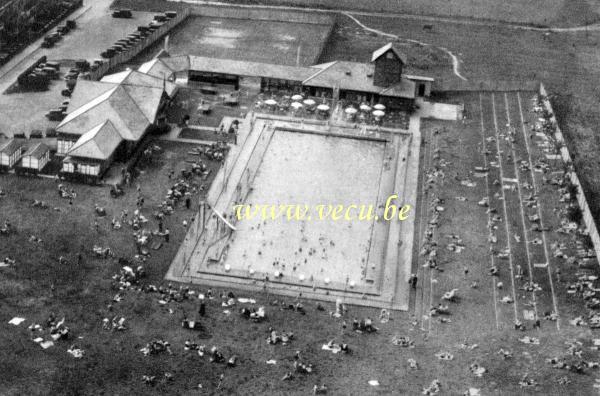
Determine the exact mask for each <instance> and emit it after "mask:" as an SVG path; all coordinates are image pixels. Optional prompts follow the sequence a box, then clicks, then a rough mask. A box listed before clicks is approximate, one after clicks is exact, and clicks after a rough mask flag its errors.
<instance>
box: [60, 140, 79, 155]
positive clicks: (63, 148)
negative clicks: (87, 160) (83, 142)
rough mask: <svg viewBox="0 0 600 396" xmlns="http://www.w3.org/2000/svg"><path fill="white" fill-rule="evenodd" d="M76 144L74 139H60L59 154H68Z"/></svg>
mask: <svg viewBox="0 0 600 396" xmlns="http://www.w3.org/2000/svg"><path fill="white" fill-rule="evenodd" d="M74 144H75V142H74V141H72V140H59V141H58V148H57V152H58V154H66V153H67V152H68V151H69V150H70V149H71V147H73V145H74Z"/></svg>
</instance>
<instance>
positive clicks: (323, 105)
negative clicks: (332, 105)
mask: <svg viewBox="0 0 600 396" xmlns="http://www.w3.org/2000/svg"><path fill="white" fill-rule="evenodd" d="M317 110H320V111H329V106H327V105H326V104H320V105H318V106H317Z"/></svg>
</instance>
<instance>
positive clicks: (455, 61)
mask: <svg viewBox="0 0 600 396" xmlns="http://www.w3.org/2000/svg"><path fill="white" fill-rule="evenodd" d="M343 14H344V15H346V16H347V17H348V18H350V19H352V20H353V21H354V22H356V23H357V24H358V26H360V27H361V28H363V29H364V30H367V31H369V32H372V33H375V34H378V35H380V36H385V37H390V38H393V39H395V40H404V41H408V42H410V43H415V44H419V45H422V46H424V47H433V48H437V49H439V50H440V51H442V52H444V53H446V54H447V55H448V56H450V58H451V59H452V70H453V71H454V74H455V75H456V76H457V77H458V78H460V79H461V80H464V81H467V79H466V78H465V77H464V76H463V75H462V74H460V71H459V66H460V61H459V60H458V58H457V57H456V55H454V54H453V53H452V52H451V51H449V50H448V49H447V48H444V47H436V46H433V45H431V44H428V43H424V42H422V41H418V40H412V39H405V38H401V37H399V36H397V35H395V34H390V33H385V32H382V31H381V30H377V29H373V28H370V27H368V26H366V25H364V24H363V23H362V22H361V21H359V20H358V19H356V18H355V17H354V16H353V15H352V14H350V13H348V12H343Z"/></svg>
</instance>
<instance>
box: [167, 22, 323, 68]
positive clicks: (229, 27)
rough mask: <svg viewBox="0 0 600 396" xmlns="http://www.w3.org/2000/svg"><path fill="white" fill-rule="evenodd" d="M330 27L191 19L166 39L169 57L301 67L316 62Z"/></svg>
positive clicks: (309, 24)
mask: <svg viewBox="0 0 600 396" xmlns="http://www.w3.org/2000/svg"><path fill="white" fill-rule="evenodd" d="M330 31H331V25H327V24H312V23H297V22H281V21H274V20H252V19H237V18H218V17H208V16H192V17H190V18H188V19H187V20H186V21H184V22H183V23H182V24H181V25H180V26H178V27H177V28H176V29H175V30H173V32H172V33H171V34H170V37H169V52H170V53H171V54H190V55H199V56H205V57H214V58H225V59H237V60H245V61H252V62H264V63H273V62H274V63H277V64H282V65H291V66H295V65H296V62H297V59H298V58H299V60H300V62H299V65H300V66H308V65H313V64H315V63H317V60H318V58H319V55H320V51H321V50H320V48H321V47H322V45H323V43H324V42H325V41H326V40H327V38H328V36H329V33H330Z"/></svg>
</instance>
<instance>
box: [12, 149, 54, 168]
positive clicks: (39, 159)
mask: <svg viewBox="0 0 600 396" xmlns="http://www.w3.org/2000/svg"><path fill="white" fill-rule="evenodd" d="M48 161H50V148H49V147H48V146H46V145H45V144H44V143H37V144H35V145H33V146H31V147H30V148H29V150H27V152H26V153H25V154H23V158H22V159H21V164H20V166H19V167H18V168H19V169H17V172H19V173H34V174H37V173H39V172H40V171H41V170H42V169H44V167H45V166H46V164H47V163H48Z"/></svg>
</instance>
